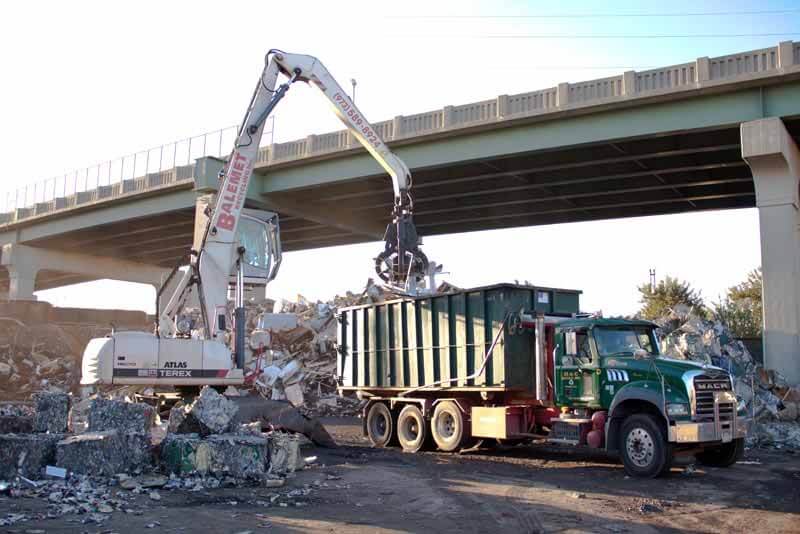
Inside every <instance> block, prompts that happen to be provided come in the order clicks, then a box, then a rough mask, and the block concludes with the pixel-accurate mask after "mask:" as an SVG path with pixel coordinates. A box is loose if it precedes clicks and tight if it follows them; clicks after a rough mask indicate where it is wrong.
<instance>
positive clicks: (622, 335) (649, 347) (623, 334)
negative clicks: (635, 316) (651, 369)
mask: <svg viewBox="0 0 800 534" xmlns="http://www.w3.org/2000/svg"><path fill="white" fill-rule="evenodd" d="M594 339H595V343H597V351H598V352H599V353H600V356H615V355H616V356H624V355H630V356H632V355H633V354H634V352H635V351H637V350H639V349H644V350H646V351H647V352H648V353H650V354H656V350H655V348H654V346H653V342H652V338H651V334H650V329H649V328H641V327H639V328H637V327H633V328H631V327H629V326H623V327H599V328H595V330H594Z"/></svg>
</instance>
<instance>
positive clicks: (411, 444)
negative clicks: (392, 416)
mask: <svg viewBox="0 0 800 534" xmlns="http://www.w3.org/2000/svg"><path fill="white" fill-rule="evenodd" d="M427 437H428V428H427V423H426V422H425V418H424V417H423V416H422V410H420V409H419V408H418V407H417V406H415V405H413V404H409V405H408V406H406V407H405V408H403V410H402V411H401V412H400V416H399V417H398V418H397V440H398V441H399V442H400V446H401V447H403V450H404V451H406V452H417V451H419V450H420V449H421V448H422V447H423V445H425V439H426V438H427Z"/></svg>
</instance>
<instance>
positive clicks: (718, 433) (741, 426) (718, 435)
mask: <svg viewBox="0 0 800 534" xmlns="http://www.w3.org/2000/svg"><path fill="white" fill-rule="evenodd" d="M714 401H715V402H714V404H715V410H714V420H713V421H708V422H703V423H694V422H690V421H685V422H684V421H678V422H676V423H675V424H674V425H670V426H669V437H668V439H669V441H670V442H671V443H706V442H714V441H718V442H722V443H728V442H730V441H732V440H734V439H737V438H744V437H746V436H747V433H748V432H749V430H750V425H751V424H752V419H751V418H749V417H739V416H738V415H737V413H736V412H735V411H734V414H733V419H730V420H727V421H721V420H720V417H719V411H718V410H717V409H716V406H717V405H718V404H719V403H720V402H733V403H734V406H736V404H735V403H736V397H735V396H734V395H733V394H732V393H730V392H727V391H719V392H715V395H714ZM734 410H735V408H734Z"/></svg>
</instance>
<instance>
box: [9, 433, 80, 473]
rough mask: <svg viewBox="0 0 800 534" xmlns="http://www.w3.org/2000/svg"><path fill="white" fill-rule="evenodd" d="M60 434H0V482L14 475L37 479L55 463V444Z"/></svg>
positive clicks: (61, 436)
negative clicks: (46, 467) (45, 469)
mask: <svg viewBox="0 0 800 534" xmlns="http://www.w3.org/2000/svg"><path fill="white" fill-rule="evenodd" d="M63 437H64V436H63V435H62V434H0V480H10V479H11V478H13V477H15V476H16V475H18V474H19V475H22V476H25V477H28V478H38V477H39V476H41V474H42V471H43V470H44V468H45V466H47V465H48V464H52V463H55V460H56V443H58V441H59V440H61V439H62V438H63Z"/></svg>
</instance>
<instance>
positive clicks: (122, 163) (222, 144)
mask: <svg viewBox="0 0 800 534" xmlns="http://www.w3.org/2000/svg"><path fill="white" fill-rule="evenodd" d="M787 69H788V70H791V71H792V72H798V71H800V42H792V41H784V42H781V43H779V44H778V45H777V46H773V47H768V48H762V49H759V50H750V51H748V52H742V53H738V54H730V55H726V56H720V57H713V58H709V57H700V58H697V59H696V60H695V61H691V62H688V63H682V64H679V65H672V66H668V67H662V68H658V69H651V70H645V71H639V72H636V71H627V72H624V73H623V74H621V75H618V76H610V77H606V78H599V79H595V80H586V81H582V82H577V83H560V84H558V86H556V87H549V88H547V89H540V90H538V91H531V92H526V93H520V94H516V95H499V96H498V97H496V98H492V99H489V100H483V101H481V102H473V103H469V104H464V105H459V106H445V107H444V108H442V109H436V110H432V111H427V112H424V113H417V114H414V115H408V116H402V115H401V116H397V117H394V118H393V119H392V120H388V121H383V122H379V123H376V124H374V127H375V130H376V131H377V132H378V134H379V135H380V136H381V138H382V139H383V140H384V141H388V142H390V141H395V140H399V139H407V138H410V137H416V136H426V135H430V134H434V133H438V132H446V131H450V130H458V129H460V128H469V127H474V126H476V125H481V124H491V123H493V122H501V121H505V120H515V119H520V118H525V117H531V116H536V115H542V114H547V113H551V112H555V111H560V110H565V109H575V108H581V107H588V106H594V105H598V104H606V103H609V102H614V101H617V100H624V99H632V98H637V97H648V96H651V95H654V94H662V93H672V92H680V91H689V90H693V89H698V88H702V87H705V86H707V85H718V84H724V83H729V82H730V83H736V82H739V81H742V80H744V79H748V78H750V79H752V78H754V77H755V78H757V77H759V76H770V75H777V74H781V73H783V72H787ZM272 129H274V123H273V125H272V126H271V130H272ZM271 130H270V131H271ZM227 132H230V134H228V133H227ZM234 132H235V129H234V128H233V127H231V128H223V129H222V130H218V131H217V132H212V133H210V134H203V135H201V136H197V137H193V138H190V139H185V140H182V141H178V142H176V143H171V144H169V145H162V146H161V147H157V148H155V149H151V150H148V151H143V152H140V153H137V154H132V155H130V156H126V157H125V158H120V159H118V160H113V161H109V162H107V163H104V164H100V165H97V166H95V167H90V168H89V169H84V170H81V171H76V172H75V173H69V174H67V175H64V176H63V177H58V178H55V179H51V180H47V181H45V182H39V183H36V184H31V185H28V186H26V187H24V188H20V189H18V190H17V191H14V192H11V193H9V194H8V195H6V198H5V206H6V209H5V213H0V224H7V223H9V222H14V221H17V220H20V219H24V218H26V217H30V216H33V215H40V214H44V213H50V212H53V211H57V210H60V209H65V208H69V207H74V206H76V205H80V204H84V203H88V202H94V201H97V200H102V199H107V198H114V197H118V196H121V195H126V194H132V193H136V192H140V191H145V190H148V189H153V188H157V187H163V186H164V185H168V184H171V183H176V182H181V181H184V180H185V181H189V180H191V179H192V163H193V161H194V159H196V158H198V157H201V156H208V155H215V156H219V157H223V156H224V155H226V154H227V153H228V152H229V151H230V147H231V144H232V142H233V133H234ZM216 134H218V135H219V138H217V137H214V136H215V135H216ZM225 135H229V137H230V139H228V138H226V139H225V140H223V137H224V136H225ZM271 138H272V135H271V134H268V135H265V136H264V138H263V139H262V140H264V141H267V140H269V141H270V143H269V144H268V146H262V147H261V148H260V149H259V154H258V162H257V164H258V165H260V166H266V165H272V164H277V163H285V162H292V161H298V160H302V159H305V158H310V157H315V156H321V155H325V154H330V153H335V152H340V151H345V150H349V149H353V148H357V147H358V146H359V145H358V143H357V141H356V140H355V139H354V137H353V136H352V135H350V134H349V133H348V132H347V131H345V130H338V131H335V132H328V133H324V134H321V135H309V136H308V137H306V138H304V139H297V140H294V141H289V142H286V143H272V142H271ZM165 154H166V159H165ZM170 157H171V159H169V158H170ZM2 201H3V199H2V197H0V202H2Z"/></svg>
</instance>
